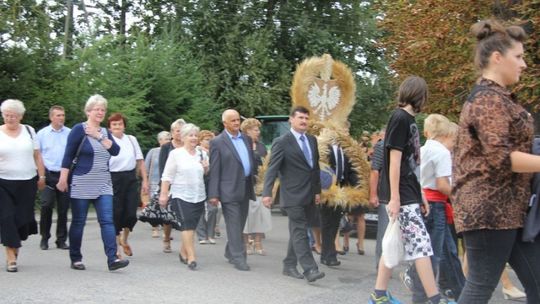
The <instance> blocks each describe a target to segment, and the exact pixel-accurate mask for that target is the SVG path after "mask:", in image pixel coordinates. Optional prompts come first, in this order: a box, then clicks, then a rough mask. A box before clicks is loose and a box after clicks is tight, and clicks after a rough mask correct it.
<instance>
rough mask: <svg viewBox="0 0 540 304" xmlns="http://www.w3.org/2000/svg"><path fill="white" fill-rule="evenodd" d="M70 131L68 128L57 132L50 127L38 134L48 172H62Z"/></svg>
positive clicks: (63, 127) (64, 127)
mask: <svg viewBox="0 0 540 304" xmlns="http://www.w3.org/2000/svg"><path fill="white" fill-rule="evenodd" d="M70 131H71V129H70V128H68V127H66V126H62V128H60V130H55V129H54V128H53V127H52V126H51V125H48V126H46V127H45V128H43V129H41V130H39V132H38V133H37V139H38V141H39V149H40V151H41V157H42V158H43V163H44V164H45V168H47V170H49V171H60V169H61V168H62V159H63V158H64V151H65V150H66V143H67V138H68V135H69V132H70Z"/></svg>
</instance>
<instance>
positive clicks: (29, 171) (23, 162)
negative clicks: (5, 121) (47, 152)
mask: <svg viewBox="0 0 540 304" xmlns="http://www.w3.org/2000/svg"><path fill="white" fill-rule="evenodd" d="M20 128H21V131H20V132H19V135H18V136H17V137H15V138H13V137H11V136H8V135H7V134H6V133H4V131H2V129H0V178H2V179H7V180H29V179H31V178H33V177H35V176H36V175H37V167H36V162H35V160H34V150H39V142H38V140H37V136H36V132H35V131H34V128H32V127H30V126H28V129H30V133H32V137H30V134H29V133H28V130H27V129H26V127H25V126H24V125H22V124H21V126H20Z"/></svg>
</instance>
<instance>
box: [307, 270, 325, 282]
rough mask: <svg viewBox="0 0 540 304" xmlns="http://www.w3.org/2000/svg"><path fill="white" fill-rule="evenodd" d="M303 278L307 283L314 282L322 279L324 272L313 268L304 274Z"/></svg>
mask: <svg viewBox="0 0 540 304" xmlns="http://www.w3.org/2000/svg"><path fill="white" fill-rule="evenodd" d="M304 277H305V278H306V280H307V281H308V282H315V281H317V280H318V279H322V278H324V272H322V271H319V269H317V268H313V269H310V270H308V271H306V272H304Z"/></svg>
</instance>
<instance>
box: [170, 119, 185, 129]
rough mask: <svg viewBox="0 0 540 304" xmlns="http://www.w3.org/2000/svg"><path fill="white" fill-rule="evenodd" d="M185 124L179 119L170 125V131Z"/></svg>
mask: <svg viewBox="0 0 540 304" xmlns="http://www.w3.org/2000/svg"><path fill="white" fill-rule="evenodd" d="M185 124H186V121H185V120H183V119H182V118H179V119H177V120H175V121H174V122H173V123H172V124H171V131H172V130H174V129H175V128H180V129H181V128H182V126H183V125H185Z"/></svg>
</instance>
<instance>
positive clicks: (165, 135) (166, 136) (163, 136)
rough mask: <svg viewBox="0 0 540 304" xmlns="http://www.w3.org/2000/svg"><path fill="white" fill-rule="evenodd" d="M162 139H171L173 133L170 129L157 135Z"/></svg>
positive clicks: (158, 138)
mask: <svg viewBox="0 0 540 304" xmlns="http://www.w3.org/2000/svg"><path fill="white" fill-rule="evenodd" d="M160 139H171V133H170V132H168V131H161V132H159V133H158V135H157V140H158V141H159V140H160Z"/></svg>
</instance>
